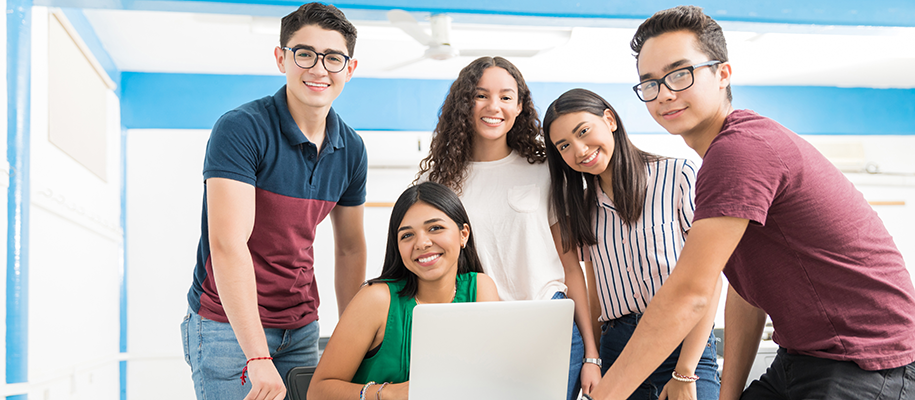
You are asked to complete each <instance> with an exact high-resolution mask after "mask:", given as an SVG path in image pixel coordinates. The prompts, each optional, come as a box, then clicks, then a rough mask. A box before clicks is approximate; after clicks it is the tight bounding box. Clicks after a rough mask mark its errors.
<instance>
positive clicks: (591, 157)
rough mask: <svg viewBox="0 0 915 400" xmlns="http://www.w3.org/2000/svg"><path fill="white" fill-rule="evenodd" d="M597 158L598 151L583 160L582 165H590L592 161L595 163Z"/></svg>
mask: <svg viewBox="0 0 915 400" xmlns="http://www.w3.org/2000/svg"><path fill="white" fill-rule="evenodd" d="M595 158H597V150H595V151H594V153H592V154H591V156H590V157H588V158H586V159H584V160H582V162H581V163H582V164H587V163H589V162H591V161H594V159H595Z"/></svg>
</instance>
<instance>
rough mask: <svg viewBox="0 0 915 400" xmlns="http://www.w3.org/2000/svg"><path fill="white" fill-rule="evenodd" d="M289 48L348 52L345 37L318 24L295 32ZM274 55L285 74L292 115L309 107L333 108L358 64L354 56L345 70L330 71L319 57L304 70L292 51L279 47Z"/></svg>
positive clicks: (320, 51) (287, 96) (323, 51)
mask: <svg viewBox="0 0 915 400" xmlns="http://www.w3.org/2000/svg"><path fill="white" fill-rule="evenodd" d="M286 47H289V48H306V49H310V50H314V51H316V52H318V53H338V54H344V55H347V56H348V55H349V54H348V52H347V50H346V40H345V39H344V38H343V35H342V34H340V32H337V31H332V30H327V29H323V28H321V27H319V26H317V25H306V26H303V27H302V28H301V29H299V30H298V31H296V33H295V34H294V35H292V37H291V38H290V39H289V42H288V43H286ZM274 55H275V56H276V64H277V67H279V69H280V72H283V73H285V74H286V102H287V103H288V104H289V109H290V112H293V115H296V112H306V110H308V109H315V108H317V109H326V108H330V106H331V104H332V103H333V101H334V99H336V98H337V96H339V95H340V92H341V91H343V86H344V85H345V84H346V82H349V80H350V78H352V77H353V71H354V70H355V69H356V64H357V63H356V60H355V59H351V60H349V62H348V63H347V65H346V68H344V69H343V70H342V71H340V72H335V73H329V72H327V70H326V69H324V64H323V63H322V60H318V63H317V64H315V66H314V67H311V68H308V69H304V68H301V67H299V66H298V65H296V63H295V60H293V57H292V51H289V50H284V49H282V48H281V47H277V48H276V49H274ZM319 58H320V56H319Z"/></svg>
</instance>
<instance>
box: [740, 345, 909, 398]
mask: <svg viewBox="0 0 915 400" xmlns="http://www.w3.org/2000/svg"><path fill="white" fill-rule="evenodd" d="M740 398H741V399H742V400H743V399H839V400H841V399H906V400H912V399H915V363H912V364H909V365H906V366H902V367H899V368H893V369H885V370H882V371H865V370H863V369H861V368H860V367H858V364H855V363H854V362H851V361H836V360H828V359H825V358H818V357H812V356H805V355H800V354H788V352H787V351H786V350H785V349H783V348H779V349H778V353H777V354H776V356H775V360H774V361H772V365H771V366H769V369H768V370H767V371H766V373H765V374H763V375H762V376H761V377H759V379H758V380H755V381H753V383H751V384H750V386H749V387H747V389H746V390H744V392H743V395H742V396H741V397H740Z"/></svg>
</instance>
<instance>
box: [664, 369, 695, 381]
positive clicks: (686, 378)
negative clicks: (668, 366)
mask: <svg viewBox="0 0 915 400" xmlns="http://www.w3.org/2000/svg"><path fill="white" fill-rule="evenodd" d="M670 376H671V377H673V378H674V380H676V381H678V382H685V383H693V382H695V381H698V380H699V375H680V374H678V373H677V371H674V372H671V374H670Z"/></svg>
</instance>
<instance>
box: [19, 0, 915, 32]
mask: <svg viewBox="0 0 915 400" xmlns="http://www.w3.org/2000/svg"><path fill="white" fill-rule="evenodd" d="M303 2H305V1H303V0H201V1H173V0H38V1H36V2H35V3H36V4H37V5H49V6H57V7H81V8H114V9H129V10H161V11H186V12H211V13H237V14H244V13H250V14H254V15H282V14H277V13H286V12H288V10H291V9H293V8H294V7H297V6H299V5H301V4H302V3H303ZM331 3H332V4H334V5H336V6H337V7H340V8H342V9H357V10H360V9H361V10H389V9H392V8H400V9H405V10H410V11H421V12H438V13H472V14H497V15H521V16H540V17H571V18H635V19H644V18H647V17H649V16H651V15H652V14H653V13H654V12H656V11H658V10H663V9H666V8H670V7H674V6H678V5H681V4H683V2H682V1H679V0H642V1H625V2H624V1H607V0H577V1H553V0H533V1H529V0H501V1H491V0H463V1H459V2H458V1H445V0H340V1H332V2H331ZM690 4H694V5H697V6H700V7H703V8H704V9H705V10H706V13H708V14H709V15H711V16H712V17H714V18H715V19H718V20H721V21H747V22H772V23H788V24H818V25H877V26H915V2H913V1H910V0H873V1H866V2H864V1H859V0H832V1H830V0H807V1H802V2H801V1H796V0H748V1H733V0H697V1H694V2H691V3H690ZM377 18H379V19H383V18H384V16H383V14H382V15H378V16H377Z"/></svg>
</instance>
